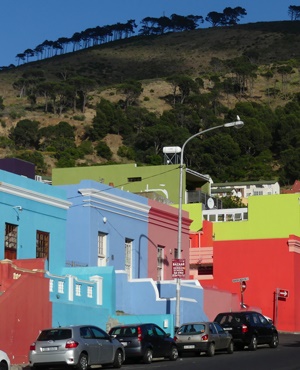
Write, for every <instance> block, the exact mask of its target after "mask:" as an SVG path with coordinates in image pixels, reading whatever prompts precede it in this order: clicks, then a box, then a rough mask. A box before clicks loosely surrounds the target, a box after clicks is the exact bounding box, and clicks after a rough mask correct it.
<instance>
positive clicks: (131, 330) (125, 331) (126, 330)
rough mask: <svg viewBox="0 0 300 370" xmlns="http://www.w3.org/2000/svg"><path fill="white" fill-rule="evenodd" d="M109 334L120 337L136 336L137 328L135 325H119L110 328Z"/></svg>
mask: <svg viewBox="0 0 300 370" xmlns="http://www.w3.org/2000/svg"><path fill="white" fill-rule="evenodd" d="M110 335H117V336H120V335H121V336H122V337H136V336H137V328H136V327H120V328H112V329H111V331H110Z"/></svg>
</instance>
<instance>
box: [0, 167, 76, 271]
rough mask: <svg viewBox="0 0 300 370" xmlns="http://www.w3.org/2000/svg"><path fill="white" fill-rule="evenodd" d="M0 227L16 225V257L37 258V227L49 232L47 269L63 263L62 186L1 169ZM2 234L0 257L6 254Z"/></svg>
mask: <svg viewBox="0 0 300 370" xmlns="http://www.w3.org/2000/svg"><path fill="white" fill-rule="evenodd" d="M0 194H1V203H0V227H1V229H2V230H5V223H11V224H13V225H16V226H18V240H17V259H25V258H35V257H36V232H37V230H40V231H44V232H49V233H50V252H49V270H50V271H53V272H55V271H58V270H59V269H60V268H61V267H62V266H63V265H64V262H65V240H66V239H65V235H66V234H65V223H66V215H67V209H68V207H69V205H70V203H69V202H67V201H66V200H65V199H66V198H65V197H66V195H65V192H64V191H63V190H61V189H57V188H54V187H52V186H49V185H46V184H43V183H39V182H37V181H34V180H31V179H28V178H26V177H22V176H19V175H15V174H13V173H9V172H6V171H1V170H0ZM4 239H5V233H4V232H2V233H0V246H2V247H1V248H0V259H3V258H4V256H5V250H4Z"/></svg>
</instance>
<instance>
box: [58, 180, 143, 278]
mask: <svg viewBox="0 0 300 370" xmlns="http://www.w3.org/2000/svg"><path fill="white" fill-rule="evenodd" d="M60 188H61V189H64V190H65V191H66V193H67V198H68V200H69V201H70V202H72V206H71V207H70V208H69V210H68V219H67V244H66V260H67V265H68V266H90V267H91V266H101V267H104V266H113V267H114V268H115V269H116V270H125V271H126V272H127V275H128V278H129V279H131V278H136V277H147V261H148V248H147V246H148V212H149V208H150V207H149V205H148V199H147V198H144V197H141V196H139V195H135V194H133V193H129V192H125V191H122V190H119V189H117V188H114V187H111V186H107V185H104V184H101V183H98V182H96V181H90V180H83V181H81V182H80V183H79V184H75V185H66V186H62V187H60Z"/></svg>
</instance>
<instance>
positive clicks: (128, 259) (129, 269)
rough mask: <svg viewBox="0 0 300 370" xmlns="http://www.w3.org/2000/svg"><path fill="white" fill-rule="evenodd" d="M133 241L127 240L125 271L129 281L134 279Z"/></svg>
mask: <svg viewBox="0 0 300 370" xmlns="http://www.w3.org/2000/svg"><path fill="white" fill-rule="evenodd" d="M132 242H133V241H132V240H131V239H128V238H126V239H125V271H126V273H127V276H128V279H131V278H132Z"/></svg>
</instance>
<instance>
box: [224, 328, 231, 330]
mask: <svg viewBox="0 0 300 370" xmlns="http://www.w3.org/2000/svg"><path fill="white" fill-rule="evenodd" d="M224 330H232V328H224Z"/></svg>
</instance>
